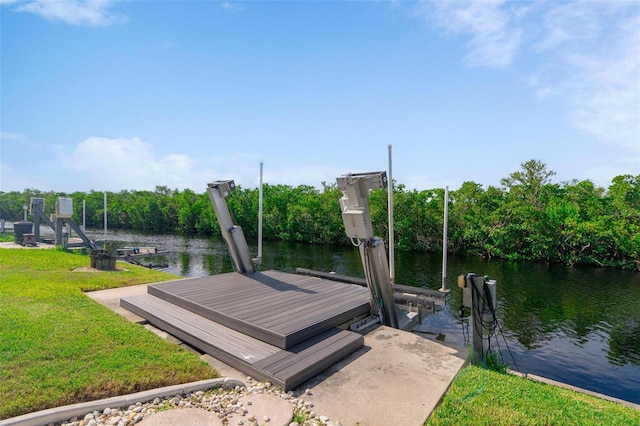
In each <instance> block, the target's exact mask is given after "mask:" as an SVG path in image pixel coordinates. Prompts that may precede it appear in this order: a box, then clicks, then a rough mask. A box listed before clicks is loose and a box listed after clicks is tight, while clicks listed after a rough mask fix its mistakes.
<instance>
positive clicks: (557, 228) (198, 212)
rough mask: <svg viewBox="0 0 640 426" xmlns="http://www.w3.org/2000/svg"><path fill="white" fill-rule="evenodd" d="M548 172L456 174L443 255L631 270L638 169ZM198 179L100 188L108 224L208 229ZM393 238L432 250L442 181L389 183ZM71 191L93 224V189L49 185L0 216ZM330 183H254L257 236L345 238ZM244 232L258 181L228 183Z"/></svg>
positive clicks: (382, 210) (3, 195) (3, 205)
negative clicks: (601, 178) (141, 187)
mask: <svg viewBox="0 0 640 426" xmlns="http://www.w3.org/2000/svg"><path fill="white" fill-rule="evenodd" d="M554 175H555V173H554V172H553V171H550V170H548V169H547V166H546V164H544V163H543V162H541V161H540V160H530V161H527V162H526V163H523V164H522V167H521V169H520V170H518V171H516V172H513V173H511V174H510V175H509V176H508V177H506V178H504V179H502V180H501V186H500V187H494V186H488V187H484V186H483V185H481V184H479V183H475V182H465V183H463V184H462V186H461V187H460V188H459V189H458V190H455V191H451V192H450V205H449V225H448V229H449V232H448V240H449V241H448V246H449V249H450V251H451V252H452V253H453V254H466V255H477V256H485V257H489V258H502V259H509V260H526V261H541V262H558V263H563V264H567V265H574V264H592V265H600V266H613V267H620V268H625V269H632V270H640V175H637V176H632V175H622V176H617V177H615V178H614V179H613V180H612V182H611V184H610V186H609V187H608V188H606V189H605V188H601V187H597V186H595V185H594V184H593V183H592V182H591V181H589V180H584V181H577V180H573V181H570V182H562V183H553V182H552V181H551V178H552V176H554ZM205 189H206V187H205V184H203V191H202V192H194V191H192V190H190V189H185V190H181V191H180V190H172V189H170V188H167V187H165V186H157V187H156V188H155V190H154V191H128V190H123V191H120V192H118V193H114V192H108V193H107V199H108V223H109V227H110V228H122V229H133V230H138V231H145V232H150V233H181V234H197V235H215V234H219V233H220V230H219V228H218V225H217V221H216V218H215V214H214V212H213V208H212V206H211V203H210V202H209V198H208V196H207V194H206V191H205ZM393 189H394V217H395V221H394V224H395V246H396V248H397V250H399V251H426V252H438V251H441V250H442V235H443V232H442V225H443V211H444V189H441V188H436V189H428V190H421V191H418V190H415V189H414V190H408V189H407V188H406V187H405V186H404V185H402V184H397V183H395V182H394V188H393ZM61 196H65V197H71V198H73V206H74V219H75V220H76V221H77V222H81V220H82V219H81V218H82V201H83V200H84V201H85V202H86V223H87V227H89V228H91V227H93V228H101V227H102V224H103V197H104V193H103V192H99V191H89V192H74V193H71V194H67V193H56V192H42V191H38V190H36V189H26V190H24V191H23V192H0V217H1V218H4V219H7V220H12V221H15V220H21V219H22V215H23V205H24V204H28V203H29V199H30V197H42V198H44V199H45V210H46V213H47V214H50V213H53V211H54V207H55V200H56V199H57V197H61ZM341 196H342V193H341V191H340V190H339V189H338V188H337V187H336V185H335V184H327V183H323V184H322V188H321V189H317V188H315V187H312V186H305V185H301V186H296V187H292V186H287V185H269V184H265V185H264V187H263V197H264V203H263V213H264V221H263V236H264V238H265V239H270V240H283V241H290V242H305V243H311V244H350V242H349V240H348V239H347V237H346V236H345V233H344V228H343V225H342V219H341V216H340V208H339V201H338V200H339V199H340V197H341ZM227 204H228V206H229V210H230V211H231V213H232V215H233V216H234V220H235V221H236V223H237V224H238V225H240V226H242V228H243V230H244V232H245V234H246V235H247V237H255V236H256V235H257V232H258V189H257V188H252V189H246V188H242V187H241V186H238V187H237V189H236V191H234V192H232V193H231V194H230V195H229V197H228V198H227ZM370 208H371V217H372V221H373V224H374V229H375V232H376V234H377V235H379V236H381V237H383V238H385V239H386V237H387V235H388V229H387V192H386V190H375V191H372V193H371V196H370Z"/></svg>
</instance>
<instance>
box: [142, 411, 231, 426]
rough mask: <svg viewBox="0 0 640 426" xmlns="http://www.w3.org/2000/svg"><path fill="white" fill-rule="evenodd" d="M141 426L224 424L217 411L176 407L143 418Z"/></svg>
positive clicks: (217, 425)
mask: <svg viewBox="0 0 640 426" xmlns="http://www.w3.org/2000/svg"><path fill="white" fill-rule="evenodd" d="M137 424H138V425H140V426H176V425H189V426H222V420H220V419H219V418H218V416H217V415H216V414H215V413H212V412H210V411H207V410H203V409H201V408H174V409H171V410H167V411H160V412H159V413H155V414H152V415H150V416H147V417H145V418H144V419H142V421H141V422H140V423H137Z"/></svg>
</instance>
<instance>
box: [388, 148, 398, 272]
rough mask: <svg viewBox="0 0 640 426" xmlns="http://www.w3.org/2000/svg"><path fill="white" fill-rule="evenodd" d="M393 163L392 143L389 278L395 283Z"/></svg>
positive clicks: (389, 193)
mask: <svg viewBox="0 0 640 426" xmlns="http://www.w3.org/2000/svg"><path fill="white" fill-rule="evenodd" d="M391 163H392V160H391V145H389V182H387V191H388V192H387V194H388V198H389V200H388V202H389V278H391V283H393V282H394V280H395V277H396V267H395V255H394V243H393V239H394V236H393V173H392V164H391Z"/></svg>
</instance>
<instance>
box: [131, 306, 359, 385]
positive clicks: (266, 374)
mask: <svg viewBox="0 0 640 426" xmlns="http://www.w3.org/2000/svg"><path fill="white" fill-rule="evenodd" d="M120 305H121V306H122V307H123V308H125V309H127V310H129V311H131V312H133V313H135V314H137V315H139V316H141V317H142V318H145V319H146V320H147V321H148V322H149V323H151V324H152V325H154V326H156V327H158V328H160V329H162V330H164V331H166V332H167V333H169V334H171V335H173V336H175V337H177V338H178V339H180V340H182V341H184V342H186V343H188V344H190V345H191V346H194V347H196V348H198V349H200V350H201V351H203V352H206V353H208V354H210V355H211V356H213V357H214V358H217V359H219V360H220V361H222V362H224V363H226V364H228V365H230V366H232V367H234V368H236V369H238V370H240V371H242V372H243V373H245V374H247V375H250V376H252V377H254V378H256V379H258V380H266V381H269V382H271V383H273V384H275V385H278V386H280V387H281V388H283V389H284V390H285V391H288V390H291V389H293V388H295V387H296V386H298V385H300V384H302V383H304V382H305V381H306V380H308V379H310V378H312V377H313V376H315V375H317V374H318V373H320V372H322V371H323V370H325V369H326V368H328V367H329V366H331V365H332V364H334V363H335V362H337V361H339V360H341V359H342V358H344V357H345V356H347V355H349V354H350V353H352V352H353V351H355V350H357V349H358V348H360V347H362V346H363V345H364V337H363V336H361V335H360V334H357V333H353V332H351V331H347V330H341V329H339V328H336V327H332V328H330V329H327V330H325V331H323V332H321V333H320V334H317V335H315V336H313V337H310V338H308V339H306V340H305V341H302V342H300V343H297V344H295V345H293V346H292V347H290V348H288V349H281V348H279V347H277V346H274V345H271V344H269V343H266V342H264V341H261V340H259V339H256V338H254V337H251V336H248V335H245V334H243V333H241V332H239V331H237V330H233V329H231V328H228V327H226V326H224V325H222V324H219V323H217V322H215V321H212V320H210V319H208V318H205V317H203V316H201V315H199V314H198V313H195V312H191V311H189V310H187V309H184V308H182V307H180V306H176V305H175V304H173V303H171V302H168V301H165V300H162V299H160V298H158V297H155V296H153V295H151V294H144V295H139V296H131V297H126V298H123V299H121V300H120Z"/></svg>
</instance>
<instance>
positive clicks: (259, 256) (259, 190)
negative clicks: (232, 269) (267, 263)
mask: <svg viewBox="0 0 640 426" xmlns="http://www.w3.org/2000/svg"><path fill="white" fill-rule="evenodd" d="M260 262H262V162H260V187H259V189H258V263H260Z"/></svg>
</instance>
